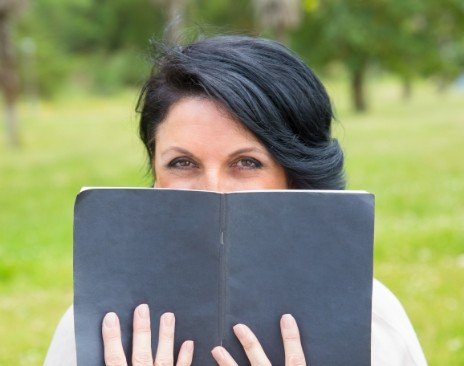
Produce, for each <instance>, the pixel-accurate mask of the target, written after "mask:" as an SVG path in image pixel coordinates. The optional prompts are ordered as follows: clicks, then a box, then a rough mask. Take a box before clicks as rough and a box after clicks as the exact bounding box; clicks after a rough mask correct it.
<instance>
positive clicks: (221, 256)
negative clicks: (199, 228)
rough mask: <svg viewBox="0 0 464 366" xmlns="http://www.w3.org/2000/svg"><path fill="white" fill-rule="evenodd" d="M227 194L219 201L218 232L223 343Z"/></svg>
mask: <svg viewBox="0 0 464 366" xmlns="http://www.w3.org/2000/svg"><path fill="white" fill-rule="evenodd" d="M226 206H227V196H226V195H225V194H222V195H221V203H220V220H221V221H220V233H219V238H220V240H219V302H218V306H219V309H218V310H219V311H218V315H219V319H218V335H219V343H220V344H221V346H222V345H223V340H224V326H225V316H226V314H225V312H226V300H227V299H226V295H227V294H226V274H227V255H226V254H227V251H226V243H225V237H226V223H227V217H226V216H227V207H226Z"/></svg>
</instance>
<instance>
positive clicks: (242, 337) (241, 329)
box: [234, 324, 271, 366]
mask: <svg viewBox="0 0 464 366" xmlns="http://www.w3.org/2000/svg"><path fill="white" fill-rule="evenodd" d="M234 333H235V335H236V336H237V338H238V340H239V341H240V343H241V344H242V346H243V349H244V350H245V353H246V355H247V357H248V360H249V361H250V363H251V364H252V365H260V366H261V365H262V366H264V365H270V364H271V362H270V361H269V359H268V358H267V356H266V354H265V353H264V350H263V347H261V344H260V343H259V341H258V338H256V336H255V335H254V333H253V332H252V331H251V329H250V328H248V327H247V326H246V325H244V324H237V325H236V326H234Z"/></svg>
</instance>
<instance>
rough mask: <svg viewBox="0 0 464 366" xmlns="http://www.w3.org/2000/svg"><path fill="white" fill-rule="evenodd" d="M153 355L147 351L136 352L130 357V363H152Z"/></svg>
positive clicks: (143, 364)
mask: <svg viewBox="0 0 464 366" xmlns="http://www.w3.org/2000/svg"><path fill="white" fill-rule="evenodd" d="M152 360H153V357H152V355H151V352H149V351H141V352H137V353H135V354H134V355H133V357H132V363H133V364H134V366H146V365H150V366H151V364H152V362H153V361H152Z"/></svg>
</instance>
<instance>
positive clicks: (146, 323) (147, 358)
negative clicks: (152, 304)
mask: <svg viewBox="0 0 464 366" xmlns="http://www.w3.org/2000/svg"><path fill="white" fill-rule="evenodd" d="M133 328H134V341H133V346H132V365H134V366H153V354H152V352H151V328H150V310H149V309H148V305H147V304H142V305H139V306H137V308H136V309H135V311H134V323H133Z"/></svg>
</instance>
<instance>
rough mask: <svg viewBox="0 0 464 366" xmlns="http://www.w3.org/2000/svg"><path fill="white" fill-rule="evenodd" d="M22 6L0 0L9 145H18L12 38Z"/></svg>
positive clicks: (0, 60) (0, 59) (0, 75)
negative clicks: (15, 21)
mask: <svg viewBox="0 0 464 366" xmlns="http://www.w3.org/2000/svg"><path fill="white" fill-rule="evenodd" d="M23 6H24V1H21V0H0V88H1V89H2V92H3V97H4V100H5V131H6V135H7V141H8V143H9V144H11V145H19V126H18V119H17V116H16V100H17V97H18V94H19V78H18V73H17V67H16V66H17V65H16V58H15V53H14V47H13V40H12V28H13V25H14V19H15V17H16V16H17V14H18V13H19V10H20V9H22V7H23Z"/></svg>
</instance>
